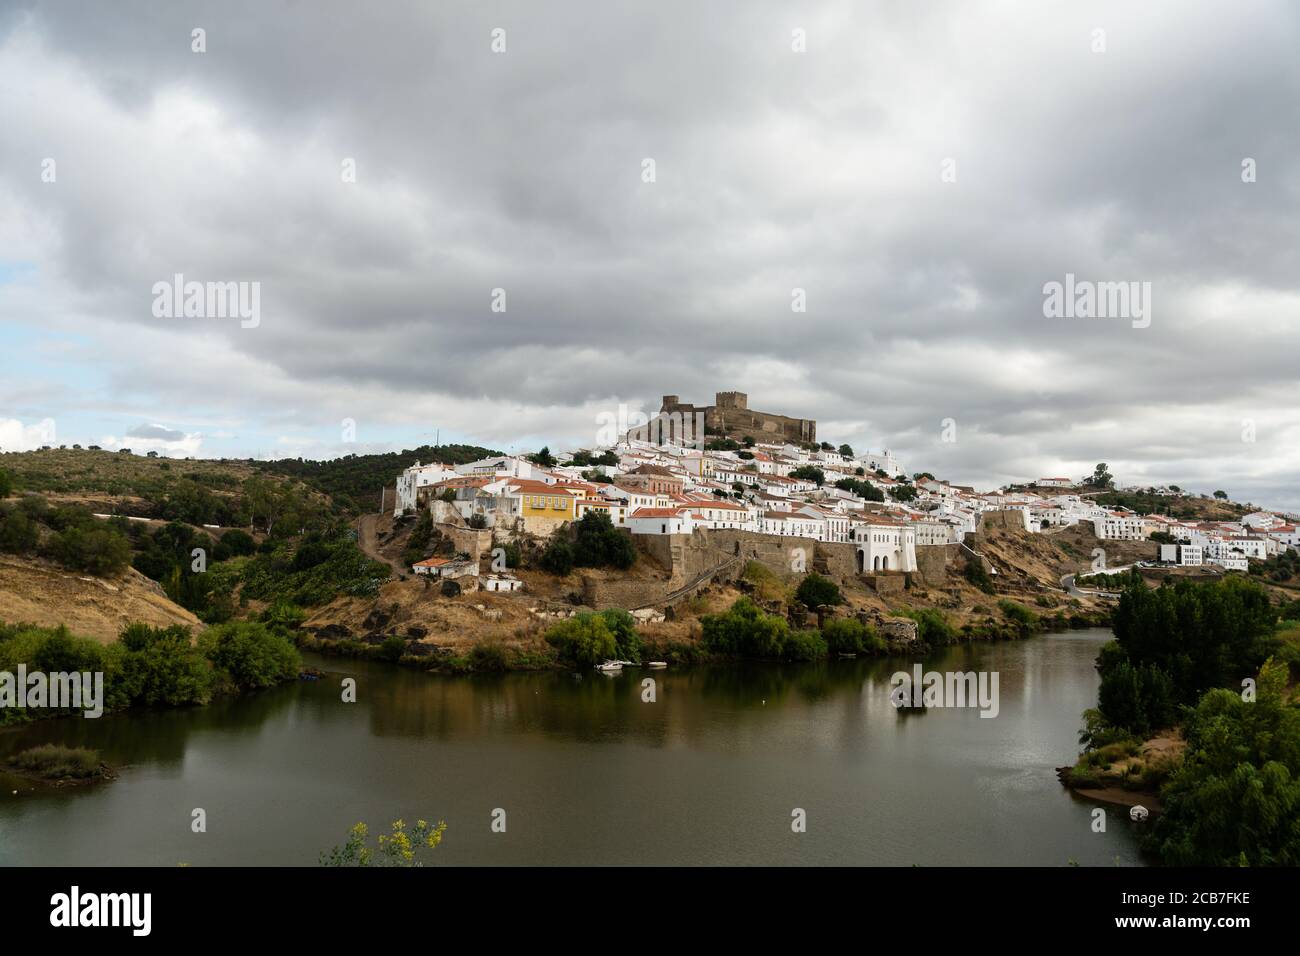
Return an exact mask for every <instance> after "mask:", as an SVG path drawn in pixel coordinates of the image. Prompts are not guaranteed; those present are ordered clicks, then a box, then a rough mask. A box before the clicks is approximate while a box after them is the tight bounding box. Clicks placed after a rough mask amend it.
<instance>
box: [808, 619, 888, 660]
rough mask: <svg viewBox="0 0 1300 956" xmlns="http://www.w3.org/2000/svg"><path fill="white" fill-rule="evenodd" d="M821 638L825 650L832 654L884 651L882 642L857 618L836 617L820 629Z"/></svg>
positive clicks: (873, 630) (873, 631) (872, 629)
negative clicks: (824, 643)
mask: <svg viewBox="0 0 1300 956" xmlns="http://www.w3.org/2000/svg"><path fill="white" fill-rule="evenodd" d="M822 637H823V638H824V639H825V641H826V649H827V650H828V651H829V652H830V653H832V654H861V653H863V652H864V651H871V652H878V651H881V650H883V649H884V641H882V640H881V639H880V637H879V636H878V635H877V634H876V632H875V629H874V628H869V627H867V625H865V624H863V623H862V622H861V621H859V620H858V619H857V618H852V617H837V618H832V619H831V620H829V621H827V622H826V626H825V627H823V628H822Z"/></svg>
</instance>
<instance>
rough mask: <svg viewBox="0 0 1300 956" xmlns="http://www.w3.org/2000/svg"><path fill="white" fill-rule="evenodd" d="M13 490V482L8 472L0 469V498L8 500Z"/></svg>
mask: <svg viewBox="0 0 1300 956" xmlns="http://www.w3.org/2000/svg"><path fill="white" fill-rule="evenodd" d="M13 490H14V480H13V478H12V477H11V476H10V474H9V472H7V471H5V470H4V469H3V468H0V498H8V497H9V495H10V493H11V492H12V491H13Z"/></svg>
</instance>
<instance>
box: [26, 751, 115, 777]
mask: <svg viewBox="0 0 1300 956" xmlns="http://www.w3.org/2000/svg"><path fill="white" fill-rule="evenodd" d="M9 763H10V764H11V765H12V766H15V767H18V768H19V769H22V770H27V771H29V772H31V773H36V774H39V775H41V776H42V777H46V778H48V779H51V780H85V779H87V778H89V777H94V776H96V775H98V774H99V751H98V750H90V749H88V748H85V747H64V746H61V745H59V744H42V745H41V746H39V747H31V748H29V749H27V750H23V751H21V752H19V753H17V754H14V756H12V757H10V758H9Z"/></svg>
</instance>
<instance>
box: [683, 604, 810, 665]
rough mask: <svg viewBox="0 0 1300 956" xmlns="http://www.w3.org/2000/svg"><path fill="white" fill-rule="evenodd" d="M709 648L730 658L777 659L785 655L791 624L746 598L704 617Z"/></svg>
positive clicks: (703, 622) (702, 638)
mask: <svg viewBox="0 0 1300 956" xmlns="http://www.w3.org/2000/svg"><path fill="white" fill-rule="evenodd" d="M700 626H701V629H702V637H701V643H702V644H703V645H704V648H705V650H707V651H709V652H710V653H714V654H721V655H724V656H727V657H751V658H759V659H764V660H776V659H778V658H780V657H781V656H782V649H783V648H784V646H785V642H786V638H787V636H788V635H789V633H790V627H789V625H788V624H787V623H786V621H785V618H781V617H776V616H774V615H770V614H764V613H763V611H762V609H761V608H759V606H758V605H757V604H755V603H754V602H753V601H751V600H750V599H749V598H747V597H742V598H740V599H738V600H737V601H736V603H734V604H733V605H731V607H730V608H728V609H727V610H726V611H724V612H723V613H721V614H705V615H704V616H703V617H701V618H700Z"/></svg>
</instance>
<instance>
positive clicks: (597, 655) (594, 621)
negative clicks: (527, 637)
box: [546, 613, 618, 667]
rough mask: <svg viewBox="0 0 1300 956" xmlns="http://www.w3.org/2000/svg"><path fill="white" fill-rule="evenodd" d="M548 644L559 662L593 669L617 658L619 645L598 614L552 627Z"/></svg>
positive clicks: (583, 616)
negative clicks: (554, 651) (553, 649)
mask: <svg viewBox="0 0 1300 956" xmlns="http://www.w3.org/2000/svg"><path fill="white" fill-rule="evenodd" d="M546 643H547V644H550V645H551V646H552V647H554V648H555V650H556V654H557V655H558V656H559V658H560V660H561V661H563V662H565V663H566V664H572V665H575V666H578V667H583V666H588V667H589V666H592V665H595V664H599V663H601V662H602V661H607V660H612V659H613V658H615V657H617V656H618V642H617V640H616V639H615V637H614V634H613V632H611V631H610V629H609V626H608V625H607V624H606V623H605V619H604V618H603V617H601V616H600V615H599V614H589V613H583V614H577V615H575V616H573V617H571V618H569V619H568V620H567V621H561V622H559V623H558V624H555V625H553V626H552V627H551V628H550V629H549V630H547V632H546Z"/></svg>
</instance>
